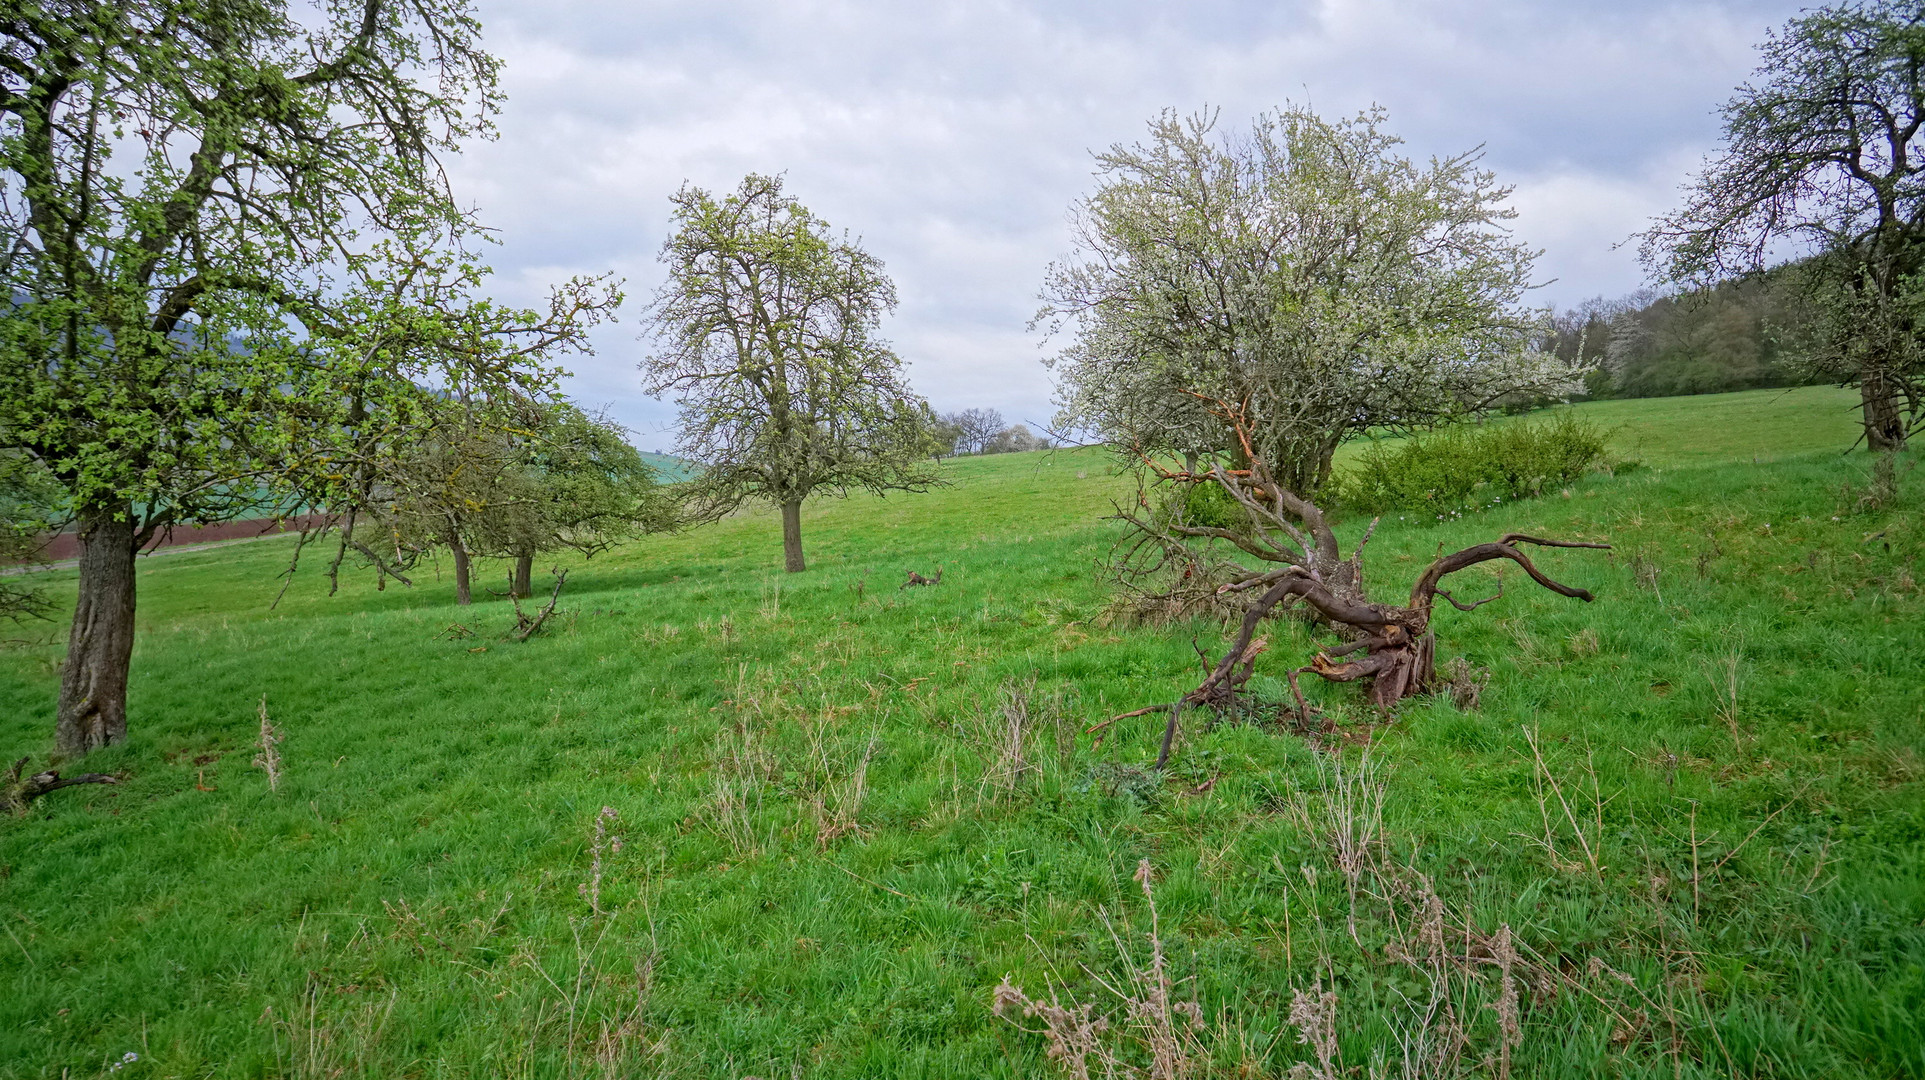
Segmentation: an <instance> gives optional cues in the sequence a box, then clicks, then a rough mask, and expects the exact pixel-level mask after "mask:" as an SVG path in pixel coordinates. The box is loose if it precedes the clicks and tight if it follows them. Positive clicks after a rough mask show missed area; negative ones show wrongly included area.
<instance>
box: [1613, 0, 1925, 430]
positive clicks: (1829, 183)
mask: <svg viewBox="0 0 1925 1080" xmlns="http://www.w3.org/2000/svg"><path fill="white" fill-rule="evenodd" d="M1760 51H1761V52H1762V54H1763V60H1764V62H1763V63H1762V64H1761V65H1760V66H1759V68H1758V71H1757V81H1756V82H1754V83H1748V84H1746V85H1745V86H1743V87H1741V88H1740V89H1739V90H1738V93H1737V95H1736V96H1735V97H1733V98H1732V99H1731V100H1730V101H1729V102H1727V103H1726V104H1725V106H1724V109H1723V117H1724V137H1725V145H1724V148H1723V150H1722V151H1720V152H1719V153H1718V155H1717V156H1716V157H1714V158H1712V159H1711V160H1710V161H1709V162H1707V163H1706V165H1705V168H1704V171H1703V172H1702V173H1701V174H1700V175H1699V176H1698V178H1697V180H1696V181H1695V182H1694V183H1693V184H1692V185H1691V186H1690V188H1689V189H1688V194H1687V197H1686V199H1685V204H1684V206H1683V207H1682V208H1680V209H1679V210H1678V211H1676V212H1675V213H1673V214H1671V215H1670V216H1668V217H1665V218H1661V219H1659V220H1658V221H1657V222H1656V223H1654V224H1653V225H1652V227H1651V228H1650V229H1649V230H1648V231H1646V232H1645V233H1644V238H1643V239H1644V244H1643V248H1642V254H1643V257H1644V260H1645V263H1646V265H1647V266H1649V267H1651V269H1652V270H1653V272H1654V273H1656V274H1658V275H1660V276H1662V277H1663V278H1665V279H1667V280H1670V281H1675V282H1680V283H1685V284H1690V285H1710V284H1713V283H1715V282H1717V281H1719V280H1722V279H1724V278H1727V277H1730V276H1733V275H1741V274H1753V273H1758V272H1761V271H1763V270H1764V269H1765V268H1766V267H1767V265H1769V264H1770V263H1772V262H1777V261H1784V260H1786V259H1788V258H1797V257H1802V258H1805V260H1806V262H1805V264H1804V269H1803V273H1802V274H1801V276H1802V277H1804V278H1805V280H1806V282H1807V286H1808V289H1809V292H1810V295H1811V297H1812V299H1814V300H1816V301H1817V302H1818V303H1817V306H1818V307H1819V309H1820V310H1821V311H1822V312H1823V315H1822V323H1823V326H1822V328H1821V330H1820V332H1819V333H1818V334H1817V339H1816V342H1815V345H1816V348H1815V349H1814V350H1813V352H1812V356H1811V358H1810V359H1811V361H1812V362H1813V364H1814V366H1815V368H1816V369H1817V370H1818V371H1820V372H1823V373H1824V374H1826V375H1828V376H1830V377H1833V378H1836V379H1838V380H1839V381H1841V382H1845V383H1848V384H1851V383H1855V384H1856V385H1857V386H1858V388H1859V395H1860V401H1861V404H1862V407H1863V415H1864V428H1865V439H1866V441H1867V442H1868V444H1869V445H1870V447H1871V448H1872V449H1873V450H1896V449H1900V448H1902V447H1903V446H1904V445H1905V441H1906V436H1907V434H1908V431H1909V428H1910V427H1911V425H1913V424H1915V423H1916V422H1917V421H1918V419H1919V418H1920V417H1921V416H1925V381H1922V380H1925V345H1921V342H1920V327H1921V318H1920V307H1921V304H1925V282H1921V276H1920V275H1921V273H1922V272H1925V153H1921V150H1925V147H1921V146H1920V145H1919V135H1920V130H1921V128H1922V127H1925V5H1921V4H1919V3H1917V2H1916V0H1872V2H1856V0H1854V2H1847V3H1840V4H1833V5H1832V6H1829V7H1823V8H1818V9H1815V10H1812V11H1809V12H1807V13H1806V14H1803V15H1801V16H1799V17H1798V18H1795V19H1793V20H1791V21H1790V22H1788V23H1786V24H1785V27H1784V29H1783V30H1781V31H1779V32H1777V33H1775V34H1773V35H1772V36H1771V37H1770V38H1769V39H1768V40H1767V41H1766V42H1765V44H1764V45H1763V47H1762V48H1761V50H1760Z"/></svg>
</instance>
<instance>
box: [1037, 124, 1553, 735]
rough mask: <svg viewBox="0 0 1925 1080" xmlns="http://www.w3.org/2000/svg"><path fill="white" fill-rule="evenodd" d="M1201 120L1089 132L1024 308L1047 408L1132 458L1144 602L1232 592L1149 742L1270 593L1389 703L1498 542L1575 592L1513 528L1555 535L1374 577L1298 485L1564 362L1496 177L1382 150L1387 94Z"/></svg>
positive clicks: (1388, 139)
mask: <svg viewBox="0 0 1925 1080" xmlns="http://www.w3.org/2000/svg"><path fill="white" fill-rule="evenodd" d="M1215 121H1216V118H1215V116H1214V115H1211V114H1204V115H1199V116H1195V117H1191V118H1187V119H1186V118H1182V117H1179V116H1178V115H1176V114H1175V113H1167V112H1166V113H1164V114H1163V115H1162V116H1160V117H1158V118H1157V119H1156V120H1154V121H1153V122H1152V123H1151V124H1150V132H1149V138H1148V139H1147V140H1145V141H1144V142H1142V143H1139V144H1136V145H1132V146H1115V147H1112V148H1111V149H1110V150H1108V151H1107V152H1105V153H1102V154H1099V155H1098V156H1097V187H1096V190H1095V192H1094V193H1093V194H1091V195H1090V196H1089V197H1087V198H1085V199H1084V200H1082V202H1081V203H1079V204H1078V206H1077V208H1076V218H1075V225H1076V243H1077V252H1076V254H1075V256H1074V257H1073V258H1071V259H1070V260H1067V261H1065V262H1062V263H1059V264H1057V265H1055V266H1053V267H1051V269H1050V272H1049V275H1048V278H1047V281H1046V283H1045V286H1044V289H1043V299H1044V301H1045V304H1046V305H1047V306H1046V307H1045V308H1044V309H1043V311H1042V312H1041V314H1040V315H1039V316H1038V322H1039V323H1040V324H1043V325H1045V326H1047V327H1048V328H1049V329H1051V330H1052V331H1056V330H1066V329H1067V330H1073V331H1074V333H1075V340H1074V341H1073V342H1072V343H1071V344H1070V345H1069V346H1068V347H1067V348H1066V349H1064V350H1063V351H1062V353H1061V354H1059V355H1058V356H1057V357H1056V358H1055V360H1054V361H1053V366H1054V367H1055V369H1056V372H1057V375H1058V395H1059V400H1060V401H1061V403H1062V412H1061V413H1060V414H1059V416H1058V423H1059V425H1061V426H1062V427H1064V428H1068V429H1077V430H1081V431H1084V432H1089V433H1092V434H1095V435H1097V436H1099V437H1100V438H1102V439H1103V441H1105V442H1107V443H1108V444H1110V445H1111V446H1112V447H1114V448H1115V449H1116V450H1118V451H1119V452H1120V453H1122V454H1123V455H1124V456H1125V457H1126V458H1127V459H1129V460H1130V461H1132V462H1134V463H1135V464H1136V465H1137V466H1138V467H1139V468H1140V469H1141V470H1142V471H1141V474H1140V475H1142V476H1143V477H1144V479H1145V481H1146V485H1145V490H1144V491H1142V492H1140V493H1139V498H1138V499H1137V501H1136V504H1135V505H1134V506H1133V507H1131V508H1129V509H1126V510H1123V511H1121V516H1122V517H1123V518H1124V520H1126V521H1127V522H1129V523H1131V524H1132V525H1133V526H1134V531H1133V535H1134V537H1135V541H1134V542H1133V543H1125V544H1124V545H1123V551H1124V556H1123V558H1122V559H1121V560H1119V563H1118V567H1117V569H1118V571H1119V576H1120V578H1121V581H1122V584H1123V585H1124V586H1125V588H1126V589H1128V590H1131V591H1133V592H1134V593H1135V599H1136V600H1137V601H1138V602H1139V609H1140V610H1142V609H1147V610H1148V611H1151V612H1156V613H1160V614H1163V615H1170V616H1179V615H1186V614H1195V613H1197V612H1198V611H1199V610H1209V611H1214V612H1216V613H1221V614H1232V615H1234V614H1237V613H1238V612H1239V610H1240V612H1241V615H1242V628H1241V631H1240V633H1239V635H1238V638H1237V641H1236V644H1235V646H1234V647H1233V648H1232V649H1231V650H1230V652H1229V653H1228V654H1227V655H1226V656H1224V657H1223V658H1222V659H1221V660H1219V661H1217V662H1216V663H1215V664H1214V668H1213V670H1212V671H1211V672H1210V675H1209V677H1208V678H1207V679H1205V681H1204V682H1203V684H1202V685H1201V686H1199V687H1197V688H1196V689H1195V690H1194V691H1192V692H1191V693H1189V694H1187V695H1185V696H1184V698H1183V699H1181V700H1179V701H1178V702H1175V703H1173V704H1172V705H1170V706H1167V708H1169V709H1170V713H1171V719H1170V727H1169V730H1168V732H1167V733H1166V736H1165V742H1164V749H1163V754H1162V756H1161V757H1160V758H1159V764H1161V763H1162V762H1163V761H1166V760H1167V758H1168V755H1169V738H1170V737H1171V736H1173V735H1174V732H1175V729H1176V723H1177V719H1178V717H1179V716H1180V715H1181V713H1182V710H1183V709H1184V708H1185V707H1188V706H1194V705H1201V704H1217V705H1221V704H1226V703H1228V702H1229V701H1230V700H1232V699H1234V697H1235V695H1236V693H1237V691H1238V688H1239V687H1240V686H1241V685H1242V683H1243V682H1244V681H1246V680H1247V679H1249V677H1250V673H1251V672H1252V671H1253V670H1254V668H1255V663H1256V657H1257V654H1258V653H1259V652H1261V651H1262V648H1263V645H1262V643H1261V642H1258V641H1257V640H1256V639H1255V636H1254V635H1255V633H1256V630H1257V627H1258V625H1259V624H1260V623H1261V622H1262V620H1263V619H1264V618H1265V617H1266V616H1268V615H1270V614H1271V613H1272V612H1274V611H1276V610H1277V609H1278V608H1279V607H1280V606H1282V605H1285V604H1289V605H1291V606H1292V607H1296V608H1299V609H1301V610H1304V611H1306V612H1308V613H1310V614H1312V615H1313V616H1314V617H1315V618H1316V619H1318V620H1319V621H1321V622H1324V623H1327V624H1329V625H1330V626H1331V627H1332V628H1333V629H1335V630H1336V631H1337V632H1338V633H1339V634H1340V635H1342V636H1343V638H1344V639H1345V643H1344V644H1343V645H1341V646H1339V647H1337V648H1335V649H1331V650H1328V651H1326V652H1324V653H1322V654H1319V657H1318V658H1317V659H1316V660H1315V661H1314V662H1313V663H1312V664H1311V665H1310V666H1308V667H1306V668H1303V669H1300V671H1299V673H1301V672H1303V671H1308V672H1311V673H1314V674H1317V675H1320V676H1322V677H1323V678H1326V679H1331V680H1333V681H1340V682H1347V681H1354V680H1367V681H1369V682H1370V684H1371V687H1370V695H1371V698H1372V700H1374V701H1376V702H1377V703H1378V704H1379V705H1383V706H1389V705H1391V704H1393V703H1395V702H1396V701H1398V700H1399V699H1401V698H1404V697H1407V696H1409V695H1410V694H1413V693H1418V692H1421V691H1423V690H1425V689H1428V688H1429V687H1430V685H1431V684H1432V682H1433V681H1434V672H1433V667H1434V665H1433V660H1432V656H1433V652H1434V638H1433V636H1432V634H1431V625H1430V612H1431V606H1432V604H1433V603H1434V601H1435V599H1436V597H1438V596H1443V597H1445V599H1447V600H1452V598H1451V596H1450V594H1449V593H1448V592H1446V591H1444V590H1442V589H1441V588H1440V587H1439V583H1440V582H1441V581H1442V580H1443V579H1444V578H1445V577H1446V576H1448V575H1449V574H1452V573H1455V572H1457V571H1459V570H1462V569H1464V568H1465V567H1468V566H1472V565H1476V564H1477V563H1481V562H1486V561H1489V560H1492V559H1508V560H1511V561H1514V562H1516V563H1518V564H1519V565H1520V566H1522V567H1524V568H1525V570H1526V571H1527V572H1529V573H1530V574H1531V575H1532V576H1533V577H1534V578H1535V579H1536V580H1538V581H1539V582H1540V583H1542V584H1544V585H1545V586H1546V587H1548V588H1551V589H1553V590H1555V591H1557V592H1561V593H1564V594H1565V595H1568V596H1575V597H1580V598H1582V599H1589V598H1590V597H1589V594H1588V593H1584V592H1583V591H1582V590H1578V589H1569V588H1567V587H1565V586H1562V585H1559V584H1557V583H1556V582H1554V581H1552V580H1551V579H1550V578H1548V577H1545V576H1544V575H1543V574H1542V573H1541V572H1540V571H1538V570H1537V568H1536V567H1535V566H1534V565H1533V564H1532V563H1531V561H1530V559H1529V557H1528V556H1526V555H1525V554H1524V553H1523V551H1522V550H1521V549H1520V548H1519V547H1518V545H1519V544H1538V545H1543V546H1573V545H1566V544H1564V543H1563V542H1560V541H1548V540H1538V539H1536V538H1531V537H1516V536H1512V537H1506V538H1504V539H1502V540H1499V541H1496V542H1494V543H1491V544H1485V545H1479V546H1477V547H1474V548H1469V549H1466V550H1465V551H1462V552H1458V553H1457V554H1455V555H1449V556H1444V557H1443V558H1440V559H1439V560H1438V561H1437V562H1436V563H1435V564H1433V565H1432V566H1431V568H1430V569H1429V570H1428V571H1427V572H1426V573H1425V574H1424V575H1423V576H1422V577H1420V579H1419V580H1418V583H1417V585H1416V587H1415V589H1414V591H1413V592H1412V594H1411V597H1410V600H1409V602H1408V603H1407V604H1404V605H1401V606H1400V605H1389V604H1382V603H1376V602H1373V601H1371V600H1370V598H1369V597H1368V596H1367V595H1366V593H1365V591H1364V579H1363V573H1362V567H1361V563H1360V561H1359V558H1360V555H1361V548H1360V549H1359V550H1358V551H1357V552H1353V553H1352V554H1351V555H1350V557H1348V558H1345V557H1344V556H1343V554H1342V552H1341V550H1340V549H1339V548H1338V546H1337V539H1336V534H1335V533H1334V531H1333V530H1332V529H1331V527H1330V524H1329V522H1328V521H1327V520H1326V518H1325V515H1324V512H1323V509H1322V508H1321V507H1320V506H1319V505H1318V502H1317V500H1319V499H1321V498H1323V497H1324V496H1323V494H1322V490H1323V489H1324V488H1325V487H1326V485H1327V484H1328V483H1329V481H1330V479H1331V476H1332V462H1333V460H1334V456H1335V453H1336V450H1337V448H1338V447H1339V446H1340V445H1342V443H1343V442H1344V440H1345V439H1348V438H1351V437H1353V436H1356V435H1359V434H1362V433H1364V432H1369V431H1376V432H1383V431H1393V432H1395V431H1403V432H1411V431H1418V430H1422V429H1425V428H1428V427H1433V426H1437V425H1441V424H1448V423H1452V422H1455V421H1459V420H1462V419H1465V418H1468V417H1474V416H1476V415H1478V414H1480V413H1483V412H1486V411H1488V410H1490V409H1492V408H1493V407H1496V406H1498V405H1501V404H1504V403H1506V402H1508V401H1517V400H1540V399H1543V398H1547V397H1556V396H1558V395H1560V394H1564V393H1568V392H1571V391H1573V390H1576V389H1577V388H1578V387H1579V386H1581V378H1582V376H1583V374H1584V370H1585V369H1584V366H1583V364H1582V362H1581V361H1580V362H1575V363H1574V362H1572V361H1569V360H1565V359H1562V358H1560V357H1559V356H1558V355H1557V354H1556V353H1555V352H1554V351H1551V350H1546V349H1543V348H1540V347H1538V344H1537V343H1538V341H1539V340H1540V339H1542V338H1543V336H1544V333H1543V331H1544V329H1545V327H1546V326H1547V322H1546V316H1545V313H1544V312H1541V311H1535V310H1533V309H1530V308H1528V307H1527V306H1526V305H1525V304H1524V296H1525V293H1526V290H1527V289H1528V287H1529V285H1530V278H1531V263H1532V260H1533V258H1534V252H1532V251H1531V250H1530V249H1529V248H1528V247H1526V246H1525V245H1523V244H1522V243H1520V242H1519V241H1518V240H1517V239H1516V238H1515V237H1514V236H1512V235H1511V234H1510V233H1509V232H1508V230H1507V229H1506V227H1505V222H1506V221H1507V220H1508V219H1509V218H1510V217H1512V216H1513V215H1512V212H1511V211H1510V210H1509V209H1508V208H1507V207H1506V205H1505V203H1506V201H1507V199H1508V196H1509V194H1510V192H1509V189H1508V188H1506V187H1503V186H1502V185H1500V184H1499V183H1498V182H1497V179H1496V177H1495V176H1494V175H1493V174H1492V173H1491V172H1490V171H1488V170H1486V169H1483V168H1481V167H1479V165H1478V156H1477V154H1476V152H1475V151H1473V152H1470V153H1467V154H1462V155H1458V156H1456V157H1450V158H1443V159H1433V160H1432V161H1430V162H1428V163H1419V162H1414V161H1412V160H1410V159H1408V158H1406V157H1403V156H1401V155H1400V154H1399V153H1398V152H1397V147H1398V145H1399V140H1398V139H1397V138H1396V137H1395V136H1393V135H1391V134H1390V133H1389V132H1388V131H1386V130H1385V118H1384V114H1383V113H1382V111H1381V110H1371V111H1368V112H1365V113H1363V114H1361V115H1358V116H1355V117H1352V118H1348V119H1340V120H1336V121H1330V120H1325V119H1324V118H1322V117H1320V116H1318V115H1317V114H1316V113H1315V112H1313V111H1312V110H1310V109H1308V108H1304V107H1302V106H1288V107H1285V108H1283V109H1280V110H1278V111H1276V112H1274V113H1270V114H1265V115H1261V116H1258V117H1257V118H1256V119H1255V120H1254V122H1253V123H1252V124H1251V126H1250V129H1249V130H1248V131H1247V132H1246V133H1241V134H1238V133H1218V132H1217V131H1216V130H1215ZM1178 461H1181V462H1182V465H1181V467H1180V468H1179V467H1178V466H1177V465H1176V464H1175V463H1176V462H1178ZM1151 488H1155V489H1157V490H1155V491H1154V492H1152V491H1151V490H1149V489H1151ZM1152 495H1154V498H1152ZM1238 552H1240V553H1241V555H1243V556H1252V557H1254V558H1255V559H1256V560H1259V561H1260V562H1261V563H1265V564H1269V567H1270V568H1269V569H1261V570H1260V569H1253V568H1252V567H1251V566H1249V565H1246V563H1247V561H1248V560H1247V559H1246V560H1243V561H1238V558H1233V557H1229V556H1230V555H1235V554H1236V553H1238ZM1226 553H1228V554H1227V555H1226ZM1251 595H1257V597H1258V598H1257V599H1256V600H1255V601H1254V602H1252V603H1249V604H1247V606H1242V607H1241V608H1240V609H1239V606H1238V605H1239V604H1240V602H1242V601H1245V600H1247V599H1248V598H1249V596H1251ZM1452 602H1455V601H1454V600H1452ZM1468 606H1473V607H1474V606H1476V605H1475V604H1471V605H1468ZM1359 654H1361V655H1359ZM1340 658H1347V659H1341V662H1340ZM1292 678H1293V685H1294V675H1293V677H1292ZM1299 697H1300V695H1299ZM1144 711H1151V710H1144ZM1298 711H1299V715H1302V714H1303V713H1304V712H1305V711H1306V709H1305V707H1304V706H1303V705H1302V703H1301V700H1299V704H1298Z"/></svg>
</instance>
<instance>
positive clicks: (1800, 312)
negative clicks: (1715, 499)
mask: <svg viewBox="0 0 1925 1080" xmlns="http://www.w3.org/2000/svg"><path fill="white" fill-rule="evenodd" d="M1811 329H1812V312H1811V311H1810V310H1809V305H1808V304H1807V303H1806V301H1805V298H1804V296H1803V294H1802V293H1801V291H1800V289H1799V283H1798V282H1796V281H1793V280H1791V277H1790V275H1789V274H1788V273H1786V272H1784V271H1782V270H1778V271H1775V272H1773V273H1769V274H1760V275H1756V276H1752V277H1745V278H1740V279H1735V280H1729V281H1721V282H1719V283H1717V284H1716V285H1711V286H1706V287H1702V288H1697V289H1689V290H1672V291H1661V290H1658V289H1649V288H1647V289H1641V290H1639V291H1637V292H1634V293H1631V294H1629V295H1627V296H1622V297H1618V298H1615V299H1606V298H1604V297H1594V298H1592V299H1589V300H1585V301H1582V302H1580V303H1578V304H1576V305H1574V306H1573V307H1570V308H1568V309H1564V310H1560V311H1557V312H1555V313H1554V314H1553V316H1552V318H1551V325H1550V328H1549V332H1548V333H1547V334H1546V335H1545V338H1544V341H1543V343H1542V344H1541V345H1540V347H1541V348H1544V349H1547V350H1550V351H1554V352H1556V353H1557V354H1558V355H1559V356H1560V357H1562V358H1563V359H1565V360H1567V361H1570V362H1574V363H1581V365H1582V366H1583V367H1584V368H1586V369H1587V370H1586V372H1585V375H1584V389H1583V393H1582V396H1583V397H1587V398H1592V399H1602V398H1645V397H1677V396H1681V395H1686V394H1719V393H1726V392H1729V391H1733V390H1757V389H1762V388H1765V387H1778V386H1805V385H1810V384H1813V383H1822V382H1827V381H1830V376H1829V375H1828V374H1827V373H1825V372H1822V371H1819V370H1817V369H1816V368H1815V367H1814V365H1813V364H1812V363H1811V362H1810V355H1809V349H1810V342H1809V341H1808V339H1807V335H1808V334H1809V333H1810V331H1811Z"/></svg>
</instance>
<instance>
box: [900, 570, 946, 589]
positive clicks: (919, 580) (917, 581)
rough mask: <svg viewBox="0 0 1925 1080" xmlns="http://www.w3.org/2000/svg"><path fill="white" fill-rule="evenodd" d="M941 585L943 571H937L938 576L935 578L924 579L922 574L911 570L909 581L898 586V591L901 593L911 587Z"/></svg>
mask: <svg viewBox="0 0 1925 1080" xmlns="http://www.w3.org/2000/svg"><path fill="white" fill-rule="evenodd" d="M940 584H942V571H941V570H938V571H936V574H935V576H934V577H923V576H922V575H921V574H918V573H916V572H915V571H914V570H911V571H909V580H907V581H905V582H903V583H902V584H900V585H898V586H896V591H897V592H901V591H902V590H904V589H906V588H908V587H909V586H911V585H940Z"/></svg>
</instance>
